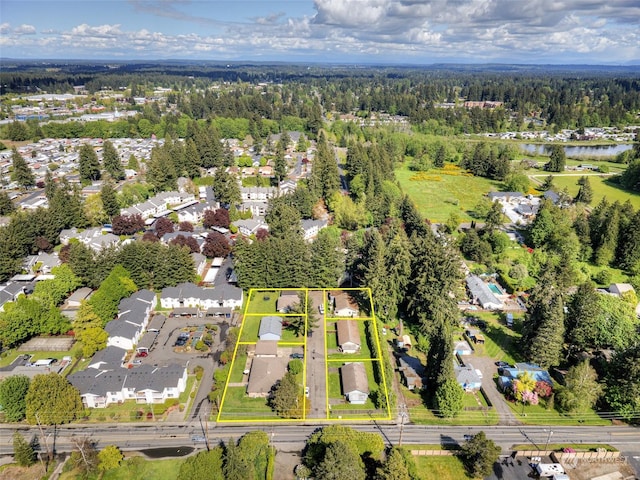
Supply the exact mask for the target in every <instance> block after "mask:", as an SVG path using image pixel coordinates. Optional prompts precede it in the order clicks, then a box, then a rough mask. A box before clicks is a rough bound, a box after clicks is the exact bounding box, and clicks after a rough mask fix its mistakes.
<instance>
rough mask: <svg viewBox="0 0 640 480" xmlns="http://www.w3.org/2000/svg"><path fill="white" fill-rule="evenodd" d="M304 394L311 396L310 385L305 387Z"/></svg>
mask: <svg viewBox="0 0 640 480" xmlns="http://www.w3.org/2000/svg"><path fill="white" fill-rule="evenodd" d="M304 396H305V397H307V398H309V387H304Z"/></svg>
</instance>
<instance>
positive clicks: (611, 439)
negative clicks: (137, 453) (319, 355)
mask: <svg viewBox="0 0 640 480" xmlns="http://www.w3.org/2000/svg"><path fill="white" fill-rule="evenodd" d="M319 426H321V425H280V424H278V425H273V426H269V425H241V426H223V425H215V424H211V423H210V424H209V425H208V430H206V427H207V425H205V424H203V423H201V422H200V421H199V420H192V421H190V422H187V423H162V424H160V423H158V424H151V423H150V424H142V425H136V424H126V423H124V424H113V425H95V424H92V425H72V426H63V427H58V428H57V429H56V431H55V438H56V450H57V451H67V450H69V449H70V448H71V443H70V440H71V439H72V437H73V436H78V435H89V436H91V438H92V439H93V440H94V441H96V442H97V443H98V446H99V447H104V446H106V445H117V446H119V447H120V448H122V449H124V450H135V449H139V448H148V447H178V446H196V447H201V448H204V444H201V443H198V444H194V442H193V441H192V437H193V436H194V435H199V436H202V435H203V433H205V431H206V433H207V434H208V438H209V442H210V443H211V444H214V443H215V442H218V441H220V440H222V441H227V440H229V439H230V438H236V439H237V438H240V437H241V436H242V435H243V434H244V433H246V432H248V431H252V430H264V431H265V432H266V433H267V434H268V435H269V436H270V438H271V441H272V443H273V444H274V445H275V446H276V447H279V448H300V449H302V447H303V446H304V443H305V441H306V439H307V438H308V437H309V435H311V433H312V432H313V431H314V430H316V429H317V428H318V427H319ZM351 426H352V427H353V428H356V429H358V430H362V431H367V432H375V433H379V434H381V435H382V437H383V439H384V441H385V443H387V444H388V445H397V444H398V442H399V436H400V428H399V426H398V425H397V424H395V423H394V424H367V425H351ZM17 429H18V430H19V431H21V433H22V434H23V435H24V436H25V437H26V438H27V439H31V438H32V437H34V436H39V431H38V428H37V427H18V428H17ZM546 429H547V431H548V427H546ZM15 430H16V426H15V425H10V424H2V425H0V454H11V453H12V452H13V444H12V439H11V436H12V434H13V432H14V431H15ZM479 431H484V432H485V433H486V434H487V436H488V437H489V438H491V439H493V440H494V441H495V442H496V443H497V444H498V445H499V446H500V447H502V449H503V451H505V452H508V451H509V450H510V449H511V447H512V446H513V445H516V444H530V445H531V448H532V449H536V448H541V449H542V448H544V444H545V441H546V439H547V435H548V432H545V427H543V426H540V427H537V426H535V427H534V426H489V427H486V426H485V427H450V426H425V425H405V426H404V431H403V435H402V442H403V444H418V443H419V444H440V445H455V444H460V443H462V442H463V441H464V438H465V435H473V434H475V433H478V432H479ZM45 435H46V436H47V438H48V441H49V442H51V441H52V439H53V437H54V429H53V427H49V428H47V429H46V431H45ZM553 442H554V443H577V444H580V443H607V444H610V445H612V446H614V447H616V448H618V449H619V450H620V451H622V452H624V453H625V455H627V456H630V457H631V458H633V456H636V457H638V459H636V463H638V460H640V428H637V427H626V426H620V427H585V426H582V427H554V428H553ZM41 443H43V442H42V440H41Z"/></svg>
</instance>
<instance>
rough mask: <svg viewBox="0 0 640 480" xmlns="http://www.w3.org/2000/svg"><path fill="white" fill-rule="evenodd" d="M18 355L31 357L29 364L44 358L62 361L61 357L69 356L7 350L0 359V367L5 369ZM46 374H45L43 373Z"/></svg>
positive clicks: (62, 353) (64, 353) (67, 354)
mask: <svg viewBox="0 0 640 480" xmlns="http://www.w3.org/2000/svg"><path fill="white" fill-rule="evenodd" d="M20 355H32V357H31V360H30V361H31V362H35V361H36V360H42V359H44V358H55V359H57V360H62V358H63V357H66V356H71V353H69V352H40V351H36V352H21V351H18V349H17V348H16V349H12V350H7V351H6V352H3V353H2V356H1V357H0V367H6V366H8V365H11V363H13V361H14V360H15V359H16V358H17V357H18V356H20ZM43 373H46V372H43Z"/></svg>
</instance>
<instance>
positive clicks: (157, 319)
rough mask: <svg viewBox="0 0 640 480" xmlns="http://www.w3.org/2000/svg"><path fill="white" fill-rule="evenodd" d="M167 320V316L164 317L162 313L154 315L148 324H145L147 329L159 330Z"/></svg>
mask: <svg viewBox="0 0 640 480" xmlns="http://www.w3.org/2000/svg"><path fill="white" fill-rule="evenodd" d="M166 320H167V317H165V316H164V315H160V314H157V315H154V316H153V318H152V319H151V321H150V322H149V325H148V326H147V330H160V329H161V328H162V327H163V325H164V322H165V321H166Z"/></svg>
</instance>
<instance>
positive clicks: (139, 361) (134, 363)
mask: <svg viewBox="0 0 640 480" xmlns="http://www.w3.org/2000/svg"><path fill="white" fill-rule="evenodd" d="M131 364H132V365H142V360H134V361H133V362H131Z"/></svg>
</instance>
